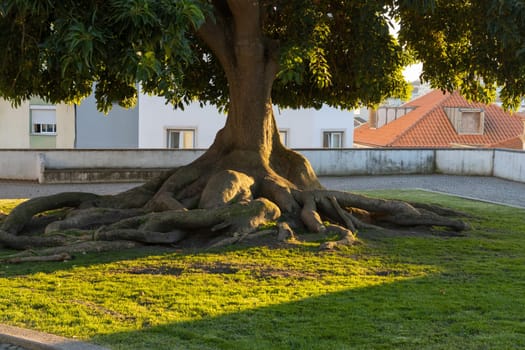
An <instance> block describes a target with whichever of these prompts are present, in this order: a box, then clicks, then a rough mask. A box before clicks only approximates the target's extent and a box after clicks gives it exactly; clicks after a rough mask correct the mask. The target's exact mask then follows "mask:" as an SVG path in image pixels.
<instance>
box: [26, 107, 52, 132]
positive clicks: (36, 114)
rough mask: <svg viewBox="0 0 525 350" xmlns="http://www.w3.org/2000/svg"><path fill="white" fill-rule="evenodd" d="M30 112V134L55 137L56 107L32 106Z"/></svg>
mask: <svg viewBox="0 0 525 350" xmlns="http://www.w3.org/2000/svg"><path fill="white" fill-rule="evenodd" d="M30 111H31V134H33V135H56V133H57V122H56V107H55V106H47V105H45V106H44V105H33V106H31V107H30Z"/></svg>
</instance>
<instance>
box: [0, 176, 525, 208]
mask: <svg viewBox="0 0 525 350" xmlns="http://www.w3.org/2000/svg"><path fill="white" fill-rule="evenodd" d="M320 180H321V183H322V184H323V185H324V186H326V187H327V188H331V189H338V190H346V191H352V190H368V189H416V188H417V189H425V190H429V191H436V192H443V193H448V194H453V195H457V196H461V197H466V198H473V199H478V200H483V201H490V202H495V203H502V204H507V205H512V206H516V207H523V208H525V183H520V182H513V181H507V180H502V179H498V178H494V177H481V176H451V175H391V176H346V177H321V178H320ZM137 185H138V184H137V183H135V184H129V183H118V184H115V183H113V184H36V183H31V182H1V181H0V198H32V197H39V196H45V195H49V194H55V193H59V192H64V191H81V192H93V193H98V194H113V193H118V192H121V191H124V190H127V189H129V188H132V187H134V186H137Z"/></svg>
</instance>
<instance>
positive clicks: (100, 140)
mask: <svg viewBox="0 0 525 350" xmlns="http://www.w3.org/2000/svg"><path fill="white" fill-rule="evenodd" d="M76 108H77V118H76V131H77V134H76V135H77V136H76V142H75V148H103V149H108V148H137V147H138V146H139V136H138V135H139V129H138V127H139V125H138V123H139V108H138V107H135V108H132V109H125V108H122V107H119V106H118V105H114V106H113V108H112V109H111V111H110V112H109V113H108V114H107V115H106V114H104V113H101V112H99V111H98V110H97V105H96V101H95V97H94V95H93V94H92V95H90V96H89V97H87V98H86V99H85V100H83V101H82V103H81V104H80V105H78V106H77V107H76ZM57 144H58V142H57ZM57 147H60V146H58V145H57Z"/></svg>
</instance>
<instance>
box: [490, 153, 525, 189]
mask: <svg viewBox="0 0 525 350" xmlns="http://www.w3.org/2000/svg"><path fill="white" fill-rule="evenodd" d="M494 176H496V177H501V178H504V179H508V180H513V181H518V182H525V151H523V152H522V151H502V150H496V152H495V154H494Z"/></svg>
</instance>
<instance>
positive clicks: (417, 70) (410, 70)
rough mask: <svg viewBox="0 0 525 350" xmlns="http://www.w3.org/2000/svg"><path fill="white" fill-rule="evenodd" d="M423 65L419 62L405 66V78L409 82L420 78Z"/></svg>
mask: <svg viewBox="0 0 525 350" xmlns="http://www.w3.org/2000/svg"><path fill="white" fill-rule="evenodd" d="M422 66H423V65H422V64H421V63H418V64H413V65H411V66H408V67H407V68H405V70H404V71H403V75H404V76H405V79H406V80H407V81H409V82H411V81H414V80H418V79H419V75H420V74H421V68H422Z"/></svg>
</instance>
